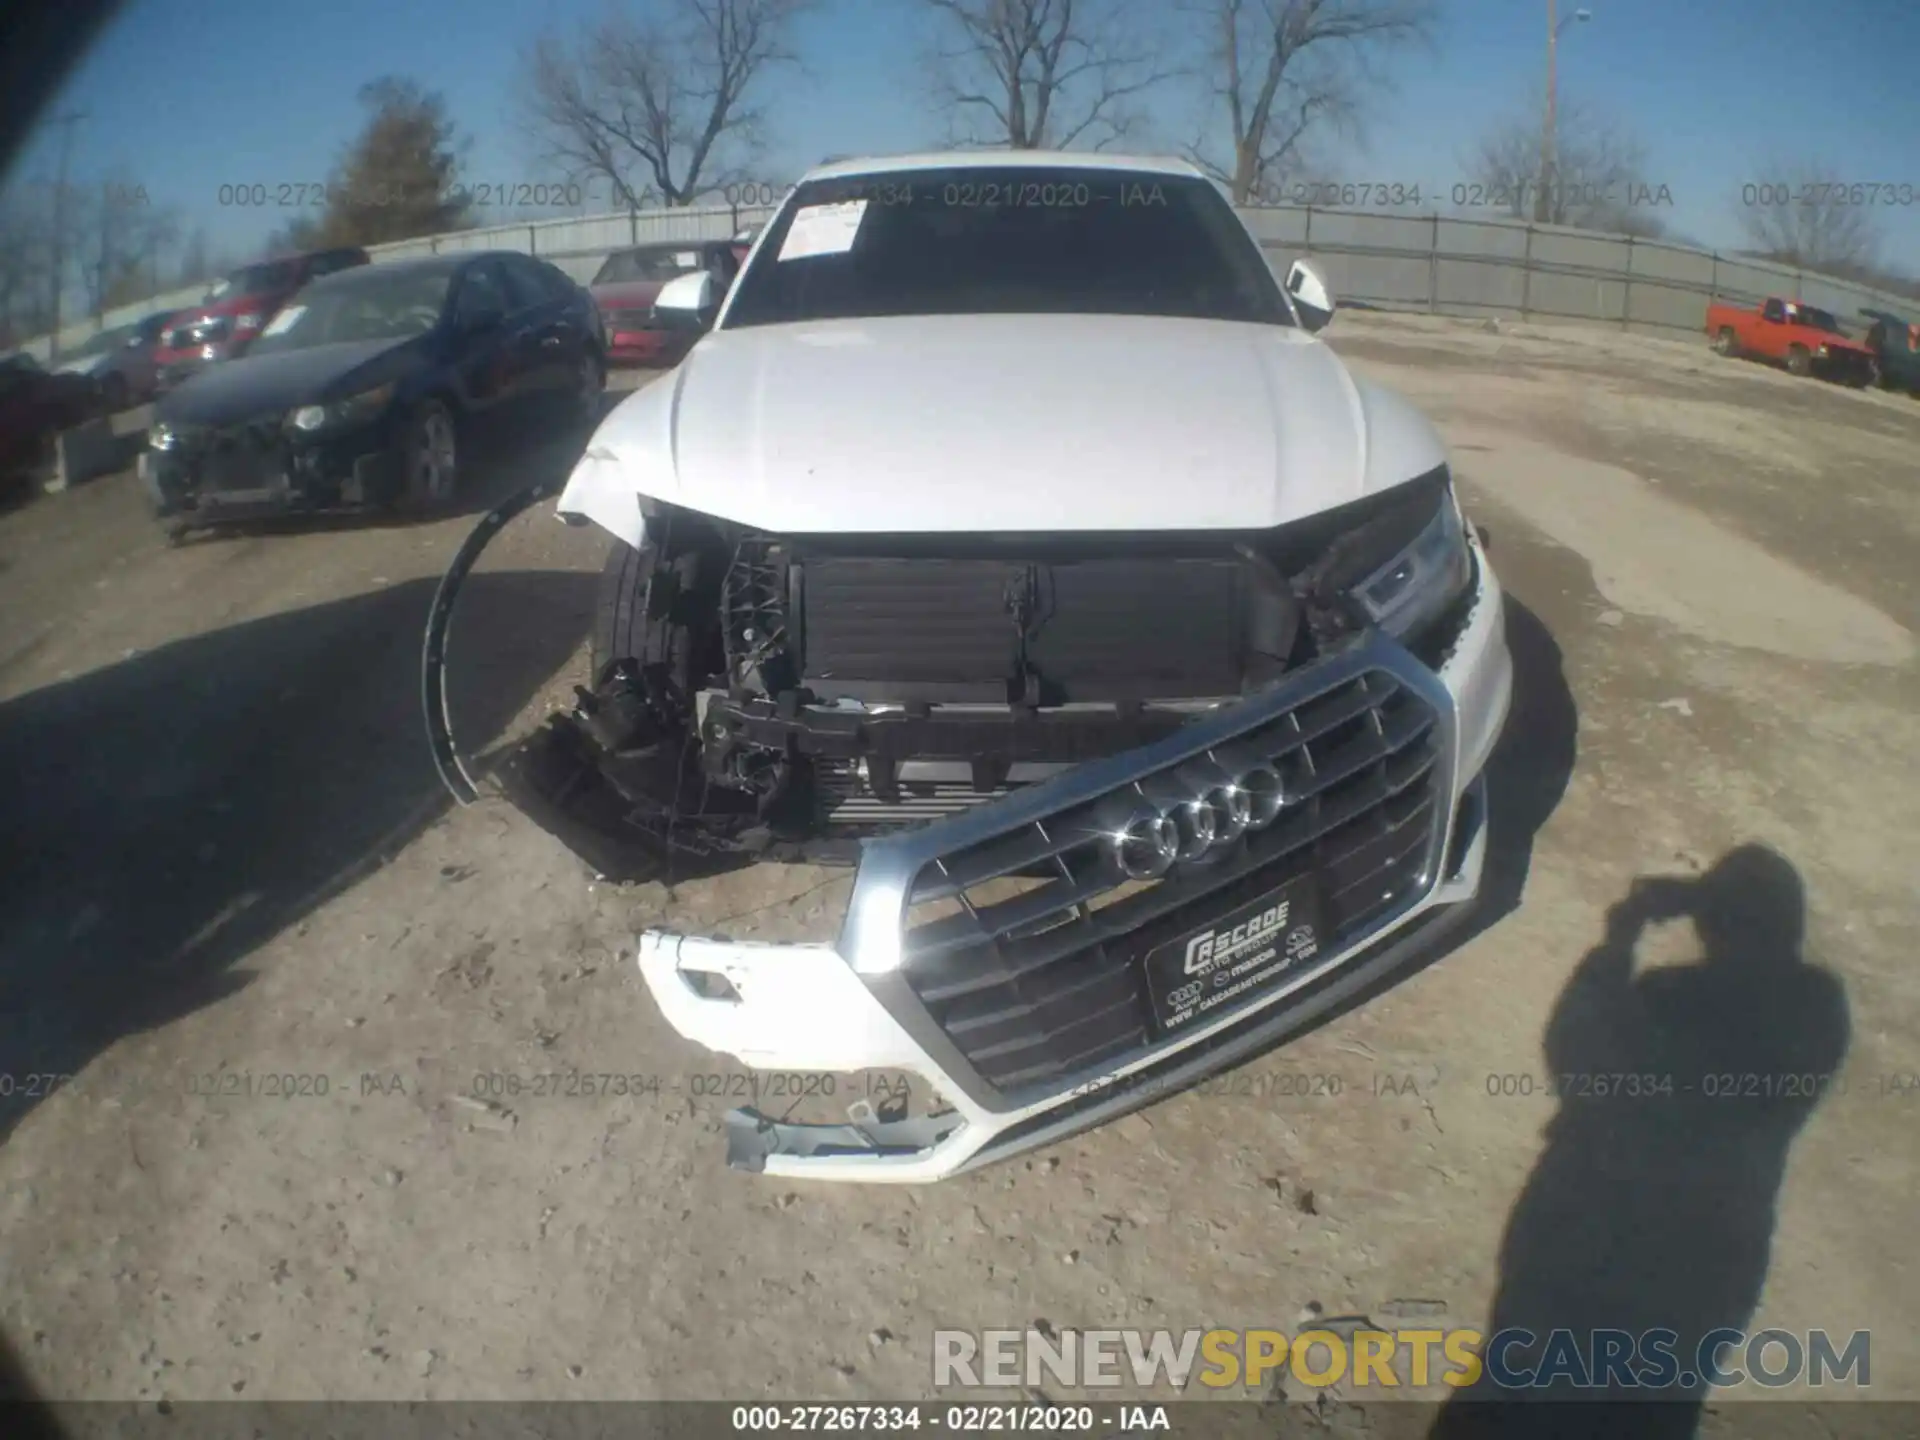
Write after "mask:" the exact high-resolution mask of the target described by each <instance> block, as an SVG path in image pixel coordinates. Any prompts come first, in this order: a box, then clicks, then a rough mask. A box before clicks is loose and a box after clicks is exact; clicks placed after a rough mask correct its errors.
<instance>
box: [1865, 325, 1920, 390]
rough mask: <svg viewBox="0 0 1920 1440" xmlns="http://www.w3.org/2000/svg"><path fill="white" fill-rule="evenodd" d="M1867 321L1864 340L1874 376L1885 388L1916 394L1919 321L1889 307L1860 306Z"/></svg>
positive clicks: (1919, 374)
mask: <svg viewBox="0 0 1920 1440" xmlns="http://www.w3.org/2000/svg"><path fill="white" fill-rule="evenodd" d="M1860 315H1861V318H1863V319H1865V320H1867V321H1869V322H1870V324H1869V325H1868V328H1867V333H1866V336H1865V341H1864V343H1865V344H1866V347H1867V349H1868V350H1869V351H1870V352H1871V353H1872V355H1873V370H1874V379H1875V380H1876V381H1877V382H1878V383H1879V384H1880V385H1881V386H1882V387H1884V388H1885V389H1888V390H1904V391H1906V392H1907V393H1908V394H1909V395H1917V396H1920V323H1916V322H1914V321H1911V320H1908V319H1906V318H1904V317H1903V316H1899V315H1895V314H1894V313H1893V312H1892V311H1891V310H1862V311H1861V312H1860Z"/></svg>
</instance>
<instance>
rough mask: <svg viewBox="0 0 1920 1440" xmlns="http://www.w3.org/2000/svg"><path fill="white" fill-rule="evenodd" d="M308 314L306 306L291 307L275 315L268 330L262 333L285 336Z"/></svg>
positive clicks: (269, 323) (268, 324)
mask: <svg viewBox="0 0 1920 1440" xmlns="http://www.w3.org/2000/svg"><path fill="white" fill-rule="evenodd" d="M306 313H307V307H306V306H304V305H289V306H287V308H286V309H284V310H282V311H281V312H280V313H279V314H277V315H275V316H274V317H273V319H271V320H269V321H268V322H267V328H266V329H264V330H262V331H261V332H260V333H261V334H262V335H284V334H286V333H287V331H289V330H291V329H292V328H293V327H294V326H295V325H297V324H299V323H300V317H301V316H302V315H304V314H306Z"/></svg>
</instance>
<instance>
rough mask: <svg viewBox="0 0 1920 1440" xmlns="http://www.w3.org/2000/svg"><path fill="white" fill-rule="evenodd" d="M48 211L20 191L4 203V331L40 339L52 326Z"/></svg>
mask: <svg viewBox="0 0 1920 1440" xmlns="http://www.w3.org/2000/svg"><path fill="white" fill-rule="evenodd" d="M49 230H50V223H49V221H48V219H47V211H46V207H45V206H44V205H43V204H39V203H36V200H35V199H34V198H31V191H29V195H28V196H23V195H22V194H21V193H20V191H19V189H18V188H16V189H15V190H14V191H13V193H10V194H8V195H7V196H5V197H4V198H3V199H0V327H5V328H7V329H9V330H11V331H12V333H13V334H15V335H38V334H40V333H41V332H42V331H44V330H45V329H46V328H47V326H48V325H49V324H50V323H51V322H52V309H51V306H50V304H49V299H50V292H51V288H52V287H51V285H50V283H49V275H48V270H49V266H50V265H51V264H52V258H53V248H52V245H51V243H50V242H51V236H50V234H49Z"/></svg>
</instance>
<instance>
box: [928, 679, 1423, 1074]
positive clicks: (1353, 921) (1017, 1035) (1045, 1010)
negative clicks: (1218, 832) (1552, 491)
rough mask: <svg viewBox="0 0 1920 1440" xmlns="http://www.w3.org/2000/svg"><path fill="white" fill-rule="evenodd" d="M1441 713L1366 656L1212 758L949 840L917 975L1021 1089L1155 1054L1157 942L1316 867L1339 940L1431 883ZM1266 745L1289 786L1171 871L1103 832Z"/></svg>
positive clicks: (981, 1056)
mask: <svg viewBox="0 0 1920 1440" xmlns="http://www.w3.org/2000/svg"><path fill="white" fill-rule="evenodd" d="M1439 722H1440V716H1439V714H1438V712H1437V711H1436V709H1435V707H1434V705H1433V704H1432V703H1430V702H1429V700H1428V699H1427V698H1426V697H1425V696H1423V695H1422V694H1421V693H1420V692H1419V691H1418V690H1416V689H1415V688H1414V687H1413V686H1411V685H1409V684H1408V683H1407V682H1406V681H1404V680H1402V679H1400V678H1398V677H1397V676H1395V675H1394V674H1393V673H1391V672H1390V671H1388V670H1386V669H1378V668H1373V669H1363V670H1360V671H1359V672H1358V673H1353V674H1348V675H1347V676H1346V677H1345V678H1343V679H1339V680H1337V681H1332V682H1329V683H1328V684H1327V686H1326V687H1325V688H1323V689H1322V690H1320V692H1319V693H1317V694H1312V695H1310V696H1309V697H1308V698H1305V699H1303V700H1301V701H1300V702H1299V703H1297V704H1295V705H1294V706H1293V707H1292V708H1291V709H1287V710H1284V711H1282V712H1281V713H1279V714H1278V715H1277V716H1275V717H1273V718H1270V719H1267V720H1264V721H1262V722H1260V723H1258V724H1257V726H1256V728H1253V729H1250V730H1247V731H1245V732H1244V733H1240V734H1235V735H1233V736H1232V737H1231V738H1230V739H1229V740H1227V741H1225V742H1223V743H1221V744H1219V745H1216V746H1214V747H1213V748H1212V749H1211V750H1208V751H1204V752H1202V754H1201V755H1199V756H1195V757H1192V758H1189V759H1186V760H1182V761H1180V762H1178V763H1177V764H1175V765H1173V766H1171V767H1169V768H1167V769H1164V770H1161V771H1158V772H1154V773H1151V774H1148V775H1145V776H1142V777H1141V778H1140V779H1139V780H1137V781H1136V782H1134V783H1132V784H1129V785H1125V786H1122V787H1121V788H1119V789H1117V790H1112V791H1108V792H1107V793H1105V794H1103V795H1100V796H1098V797H1096V798H1094V799H1091V800H1088V801H1086V802H1083V803H1078V804H1074V805H1072V806H1069V807H1068V808H1066V809H1063V810H1061V811H1059V812H1057V813H1055V814H1052V815H1049V816H1047V817H1045V818H1044V819H1038V820H1033V821H1031V822H1029V823H1026V824H1022V825H1018V826H1016V827H1014V828H1012V829H1010V830H1007V831H1004V832H1003V833H1000V834H996V835H994V836H993V837H992V838H990V839H987V840H984V841H981V842H979V843H976V844H973V845H970V846H967V847H964V848H960V849H957V850H954V851H952V852H951V853H947V854H942V855H940V856H939V857H938V858H937V859H934V860H932V861H930V862H928V863H925V864H923V865H922V866H921V867H920V868H919V870H918V872H917V873H916V874H915V876H914V879H913V882H912V886H911V889H910V891H909V898H908V909H907V919H906V924H905V927H904V932H903V938H902V951H901V974H902V976H903V978H904V980H905V982H906V984H907V986H908V987H909V988H910V989H911V991H912V993H913V995H914V997H915V998H917V999H918V1001H919V1003H920V1004H921V1005H923V1006H924V1007H925V1009H926V1011H927V1014H928V1016H929V1017H930V1018H931V1020H932V1021H933V1022H934V1024H935V1025H936V1026H937V1027H938V1029H939V1030H940V1031H941V1032H943V1033H944V1035H945V1036H946V1038H947V1039H948V1040H950V1041H951V1042H952V1044H953V1045H954V1047H955V1048H956V1049H957V1050H958V1051H959V1052H960V1054H961V1055H962V1056H963V1057H964V1058H965V1060H966V1061H967V1062H968V1063H969V1064H970V1065H971V1066H972V1067H973V1068H974V1070H975V1071H976V1072H977V1073H978V1075H979V1076H980V1078H981V1080H982V1081H983V1082H985V1084H986V1085H987V1086H988V1087H990V1088H991V1089H993V1090H995V1091H998V1092H1001V1093H1003V1094H1004V1093H1008V1092H1013V1091H1018V1090H1021V1089H1024V1088H1026V1087H1031V1086H1042V1085H1045V1084H1047V1083H1048V1082H1050V1081H1057V1080H1060V1079H1062V1078H1063V1077H1067V1076H1071V1075H1073V1074H1075V1073H1076V1072H1081V1071H1085V1070H1087V1069H1089V1068H1090V1067H1095V1066H1100V1065H1102V1064H1103V1063H1107V1062H1113V1061H1115V1060H1116V1059H1118V1058H1119V1057H1122V1056H1125V1055H1127V1054H1128V1053H1129V1052H1133V1051H1137V1050H1140V1049H1141V1048H1143V1047H1145V1046H1146V1045H1148V1044H1150V1043H1151V1042H1152V1041H1153V1040H1154V1039H1155V1038H1156V1037H1155V1035H1154V1031H1153V1018H1152V1010H1151V1005H1150V1000H1149V996H1148V992H1147V983H1146V972H1145V957H1146V955H1147V953H1148V952H1149V951H1150V950H1152V949H1153V948H1154V947H1155V946H1157V945H1159V944H1161V943H1163V942H1165V941H1168V940H1173V939H1177V938H1178V937H1180V936H1181V935H1183V934H1185V933H1186V932H1188V931H1189V930H1193V929H1195V928H1197V927H1201V926H1204V925H1205V924H1207V923H1208V922H1209V921H1211V920H1214V919H1216V918H1219V917H1221V916H1224V915H1228V914H1230V913H1231V912H1233V911H1234V910H1235V909H1236V908H1237V907H1238V906H1241V905H1243V904H1247V903H1250V902H1251V901H1253V900H1255V899H1258V898H1260V897H1262V896H1264V895H1266V894H1268V893H1270V892H1271V891H1273V890H1275V889H1276V888H1277V887H1279V886H1281V885H1282V884H1285V883H1287V882H1290V881H1293V880H1295V879H1296V878H1297V877H1301V876H1307V875H1311V876H1313V877H1315V883H1316V884H1317V886H1318V889H1319V892H1320V903H1321V912H1322V924H1323V929H1322V934H1323V937H1324V939H1325V944H1324V946H1323V949H1324V950H1325V952H1326V953H1333V952H1335V951H1337V950H1340V949H1344V948H1346V947H1348V946H1350V945H1352V944H1353V943H1355V942H1356V941H1358V940H1360V939H1362V938H1364V936H1365V935H1366V934H1367V933H1368V932H1369V931H1370V930H1372V929H1374V928H1377V927H1378V926H1379V925H1381V924H1383V923H1385V921H1387V920H1388V919H1390V918H1392V916H1393V915H1395V914H1397V913H1400V911H1401V910H1402V909H1404V907H1405V906H1406V905H1407V904H1410V903H1411V902H1412V900H1413V899H1414V898H1416V897H1417V893H1418V890H1419V887H1421V886H1422V885H1423V884H1424V883H1426V880H1427V878H1428V877H1429V876H1430V874H1431V867H1430V864H1429V862H1430V860H1431V859H1432V858H1433V849H1434V846H1435V844H1436V843H1437V841H1438V839H1439V837H1440V836H1441V835H1442V834H1443V833H1444V824H1443V823H1442V821H1443V807H1444V805H1445V794H1444V791H1445V786H1446V779H1445V773H1444V772H1445V769H1446V766H1445V764H1444V763H1442V761H1443V757H1444V755H1445V754H1446V753H1447V752H1446V744H1447V743H1448V740H1447V734H1446V732H1445V731H1444V730H1443V727H1442V726H1441V724H1440V723H1439ZM1256 760H1261V761H1266V762H1268V763H1270V764H1272V765H1273V767H1274V768H1275V769H1276V770H1278V772H1279V773H1280V775H1281V777H1282V779H1283V780H1284V782H1285V791H1286V795H1287V803H1286V805H1285V807H1284V808H1283V809H1282V810H1281V812H1280V814H1279V817H1278V818H1277V819H1276V820H1275V821H1274V822H1273V823H1272V824H1271V825H1270V826H1268V827H1267V828H1265V829H1262V830H1257V831H1252V832H1249V833H1248V834H1247V835H1245V836H1243V837H1242V838H1241V839H1240V840H1238V841H1237V842H1235V843H1234V844H1233V845H1232V846H1231V847H1224V848H1223V851H1222V852H1216V853H1212V854H1209V855H1208V856H1206V857H1205V858H1203V859H1202V860H1200V861H1197V862H1194V863H1191V864H1187V865H1181V866H1176V867H1175V868H1174V869H1173V870H1172V871H1171V872H1170V873H1169V874H1168V875H1167V876H1166V877H1165V878H1162V879H1159V880H1154V881H1144V882H1134V881H1127V880H1125V879H1124V877H1122V876H1121V875H1120V873H1119V872H1118V870H1117V869H1115V868H1114V866H1113V864H1112V862H1111V861H1110V860H1109V859H1108V858H1107V855H1106V847H1105V844H1104V841H1103V836H1104V834H1105V833H1106V832H1107V831H1108V830H1109V829H1111V828H1112V826H1113V824H1114V820H1113V816H1114V815H1115V813H1116V807H1118V808H1120V809H1124V808H1127V806H1128V805H1130V804H1131V803H1133V802H1135V801H1138V800H1140V799H1142V798H1144V797H1145V796H1148V795H1159V796H1162V797H1164V795H1165V794H1166V793H1168V791H1167V789H1164V788H1163V787H1169V786H1172V785H1173V784H1174V777H1175V776H1176V774H1177V773H1178V772H1185V776H1186V777H1190V776H1191V775H1192V773H1193V767H1194V766H1196V765H1197V764H1205V763H1206V762H1208V761H1211V762H1212V763H1214V764H1217V765H1218V766H1220V767H1221V768H1222V769H1223V770H1225V771H1226V772H1227V773H1238V772H1239V771H1241V770H1244V768H1245V767H1246V766H1247V765H1249V764H1251V763H1254V761H1256ZM1180 788H1182V789H1183V790H1190V788H1191V787H1190V786H1189V785H1187V784H1186V783H1185V781H1184V779H1183V781H1182V783H1181V786H1180ZM1260 993H1261V992H1255V994H1253V995H1250V996H1249V997H1248V999H1247V1001H1246V1002H1243V1003H1252V1002H1253V1001H1255V1000H1257V999H1258V998H1259V994H1260ZM1223 1013H1226V1012H1223Z"/></svg>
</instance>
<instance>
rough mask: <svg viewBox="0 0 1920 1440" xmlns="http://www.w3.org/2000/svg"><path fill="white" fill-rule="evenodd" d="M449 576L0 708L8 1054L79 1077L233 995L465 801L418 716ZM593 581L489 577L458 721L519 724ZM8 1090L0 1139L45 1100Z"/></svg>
mask: <svg viewBox="0 0 1920 1440" xmlns="http://www.w3.org/2000/svg"><path fill="white" fill-rule="evenodd" d="M434 585H435V582H434V581H433V580H427V579H421V580H415V581H409V582H406V583H404V584H398V585H394V586H392V587H390V588H386V589H382V590H378V591H374V592H372V593H369V594H364V595H358V596H355V597H353V598H351V599H347V600H339V601H334V602H331V603H328V604H323V605H317V606H313V607H311V608H307V609H302V610H296V611H290V612H287V613H284V614H279V615H274V616H270V617H267V618H264V619H259V620H252V621H248V622H246V623H244V624H240V625H235V626H231V627H229V628H227V629H223V630H218V631H214V632H212V633H209V634H206V635H201V636H197V637H194V638H191V639H186V640H180V641H176V642H174V643H172V644H170V645H165V646H162V647H160V648H158V649H155V650H151V651H148V652H145V653H143V654H141V655H139V656H137V657H135V658H133V659H130V660H127V661H125V662H123V663H120V664H116V665H111V666H108V667H106V668H104V669H100V670H96V671H94V672H92V673H89V674H86V675H83V676H80V677H79V678H77V679H73V680H69V681H65V682H62V683H58V684H54V685H50V686H47V687H45V688H43V689H40V690H36V691H31V692H29V693H27V694H25V695H22V696H20V697H18V698H16V699H14V700H12V701H10V702H8V703H6V704H5V705H0V813H4V814H5V815H6V816H7V818H8V821H9V824H8V826H7V831H6V835H5V837H4V839H0V1054H4V1055H5V1057H6V1065H5V1068H6V1070H7V1071H9V1072H10V1073H12V1074H14V1075H16V1076H17V1075H23V1074H24V1075H39V1076H49V1077H59V1076H70V1075H73V1074H75V1073H76V1072H78V1071H79V1070H80V1069H81V1068H82V1067H83V1066H84V1065H86V1064H87V1062H88V1061H89V1060H90V1059H92V1058H93V1057H94V1056H96V1055H97V1054H99V1052H100V1051H101V1050H102V1049H103V1048H105V1047H106V1046H108V1045H110V1044H112V1043H113V1042H114V1040H116V1039H117V1038H118V1037H120V1036H122V1035H125V1034H129V1033H132V1032H135V1031H138V1030H142V1029H146V1028H149V1027H152V1026H156V1025H161V1024H164V1023H166V1022H168V1021H170V1020H172V1019H175V1018H177V1017H179V1016H181V1015H184V1014H186V1013H188V1012H190V1011H192V1010H194V1009H196V1008H198V1007H199V1006H202V1005H205V1004H208V1003H210V1002H213V1001H215V1000H218V999H220V998H222V997H223V996H225V995H227V994H229V993H231V992H232V991H234V990H235V989H237V988H238V987H239V986H240V985H241V984H242V983H244V981H243V980H242V979H241V978H239V977H236V976H235V975H234V974H233V973H232V970H233V966H234V964H235V962H237V961H239V960H240V959H242V958H243V957H245V956H246V955H247V954H248V953H249V952H250V951H252V950H253V949H255V948H256V947H257V946H259V945H260V944H262V943H263V942H265V941H266V940H268V939H270V938H271V937H272V936H273V935H274V934H276V933H277V932H278V931H280V930H281V929H283V928H284V927H285V926H287V925H289V924H292V923H294V922H295V921H297V920H298V919H300V918H301V917H302V916H303V915H305V914H306V913H308V912H309V911H311V910H312V909H314V908H315V907H316V906H318V905H319V904H321V903H322V902H323V901H325V900H326V899H327V898H329V897H330V896H331V895H333V894H335V893H338V892H339V891H340V890H342V889H344V888H345V887H346V886H348V885H350V884H351V883H352V882H353V881H354V880H355V879H356V878H358V877H359V876H360V875H362V874H364V873H365V872H366V871H367V870H368V869H369V868H371V867H372V866H374V865H377V864H378V863H379V862H380V860H381V859H382V858H383V857H384V856H386V855H388V854H391V853H392V852H394V851H395V850H397V849H398V848H399V847H401V846H402V845H404V844H405V843H406V842H407V841H408V840H409V839H411V838H412V837H413V836H414V835H416V834H418V833H419V832H420V830H421V829H423V828H424V827H425V826H426V825H427V824H429V823H430V822H431V821H432V820H433V819H434V818H435V817H436V816H437V815H438V814H439V813H440V812H441V811H442V810H443V809H444V808H445V807H446V806H447V805H448V804H450V803H451V802H450V800H449V799H448V797H447V796H446V794H445V792H444V791H443V790H442V789H441V786H440V781H439V779H438V777H437V776H436V775H435V773H434V769H433V765H432V762H431V759H430V757H429V754H428V750H427V746H426V743H425V741H424V739H423V737H422V733H421V725H420V700H419V694H420V685H419V664H420V637H421V634H422V631H423V629H424V627H425V623H426V617H427V611H428V607H429V604H430V602H431V600H432V596H433V590H434ZM593 591H594V577H593V576H591V575H586V574H578V573H571V572H564V571H518V572H515V571H508V572H487V573H482V574H478V575H475V576H473V577H472V578H471V579H470V581H469V582H468V587H467V590H466V592H465V593H464V594H463V596H462V598H461V616H460V620H461V625H462V627H463V630H464V631H465V632H466V633H468V634H477V635H485V636H487V637H488V642H487V644H486V645H485V646H474V647H471V651H472V653H466V652H463V658H460V660H459V663H458V665H457V667H456V669H455V671H454V674H453V680H454V692H453V699H454V705H455V715H456V719H457V721H458V723H459V725H460V729H461V731H462V733H463V734H466V735H469V736H472V737H475V738H479V737H485V736H491V735H494V734H496V733H497V732H498V731H500V730H501V729H502V728H503V727H505V726H506V725H507V724H508V723H510V721H511V720H512V718H513V717H514V716H515V715H516V714H518V713H519V711H520V710H521V709H522V708H523V707H524V706H525V705H526V703H527V702H528V700H529V699H531V698H532V697H533V696H534V695H535V694H536V693H537V692H538V690H539V687H540V686H541V685H542V684H543V683H545V682H546V681H547V680H548V679H549V677H551V676H552V674H553V673H554V672H555V671H556V670H557V669H558V668H559V667H560V666H561V665H563V664H564V663H565V662H566V660H567V658H568V657H569V656H571V655H572V654H573V653H574V651H575V650H576V649H577V647H578V645H579V643H580V641H581V640H582V639H583V638H584V636H585V634H586V629H587V624H588V621H589V617H590V615H591V611H592V606H593ZM13 1088H14V1092H15V1093H14V1094H12V1095H11V1096H0V1139H3V1138H4V1136H5V1135H6V1134H9V1133H11V1130H12V1127H13V1125H15V1124H17V1123H18V1121H19V1119H20V1118H21V1116H22V1115H23V1114H25V1113H26V1111H27V1110H28V1109H30V1108H31V1106H32V1105H33V1104H34V1103H36V1102H37V1100H38V1098H40V1096H39V1094H38V1093H22V1091H23V1088H24V1089H37V1090H39V1091H44V1089H45V1088H46V1087H45V1085H42V1086H39V1087H22V1086H19V1085H16V1086H14V1087H13Z"/></svg>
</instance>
